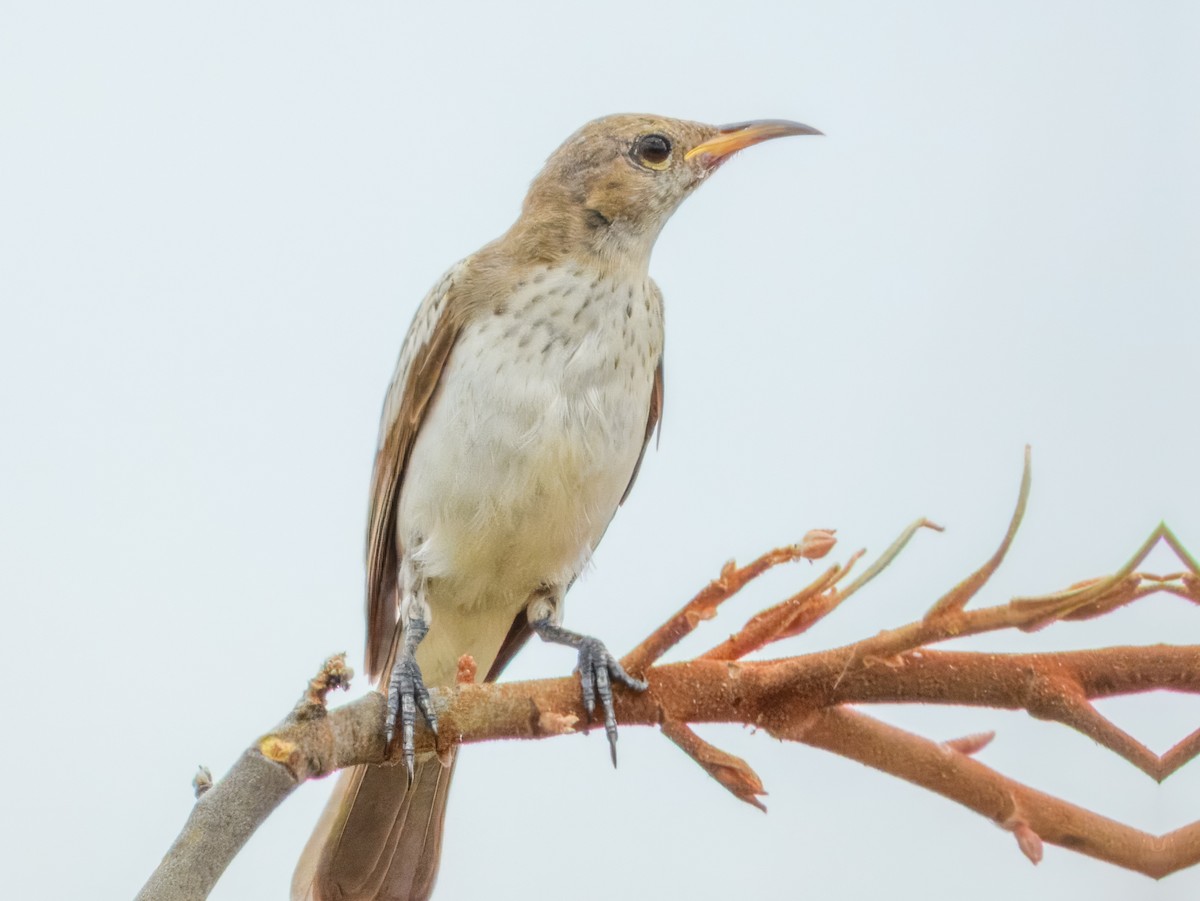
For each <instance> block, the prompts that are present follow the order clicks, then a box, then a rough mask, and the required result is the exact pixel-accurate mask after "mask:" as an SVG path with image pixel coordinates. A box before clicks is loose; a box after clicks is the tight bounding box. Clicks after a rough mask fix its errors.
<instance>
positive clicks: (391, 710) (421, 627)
mask: <svg viewBox="0 0 1200 901" xmlns="http://www.w3.org/2000/svg"><path fill="white" fill-rule="evenodd" d="M428 631H429V625H428V624H427V623H426V622H425V620H424V619H420V618H417V617H410V618H409V620H408V622H407V623H405V628H404V638H403V642H404V643H403V645H402V646H401V648H400V655H399V657H398V658H397V659H396V665H395V666H393V667H392V677H391V679H389V680H388V696H387V719H386V720H385V723H386V725H385V727H384V728H385V732H384V739H385V741H386V742H387V745H388V746H389V747H390V746H391V744H392V739H393V738H394V737H395V734H396V723H397V721H398V722H399V724H400V747H401V750H402V751H403V753H404V766H405V768H407V770H408V782H409V784H410V785H411V784H412V780H413V764H414V757H415V753H414V748H413V729H414V728H415V726H416V724H417V710H418V709H420V711H421V714H422V715H423V716H424V717H425V722H426V723H428V724H429V728H430V730H431V731H432V732H433V734H434V735H437V714H436V713H435V712H434V710H433V704H432V702H431V701H430V699H429V689H427V688H426V687H425V680H424V678H422V676H421V669H420V667H418V666H417V656H416V654H417V645H419V644H420V643H421V639H422V638H424V637H425V634H426V633H427V632H428Z"/></svg>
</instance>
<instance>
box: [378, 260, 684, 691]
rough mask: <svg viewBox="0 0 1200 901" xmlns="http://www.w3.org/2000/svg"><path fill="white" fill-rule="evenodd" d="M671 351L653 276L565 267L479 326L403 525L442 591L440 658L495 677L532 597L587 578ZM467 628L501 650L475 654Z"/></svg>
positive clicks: (425, 436)
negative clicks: (630, 277) (465, 662)
mask: <svg viewBox="0 0 1200 901" xmlns="http://www.w3.org/2000/svg"><path fill="white" fill-rule="evenodd" d="M661 352H662V311H661V308H660V306H659V303H658V300H657V295H656V294H655V293H654V291H653V289H652V286H651V285H650V283H649V282H648V281H647V282H644V283H639V284H636V285H632V286H631V285H628V284H616V283H611V282H605V281H596V280H594V279H593V278H592V277H590V276H584V275H576V274H572V273H569V272H565V271H563V270H557V269H556V270H548V271H542V272H535V273H533V274H532V275H531V276H530V278H529V279H528V282H527V284H526V285H525V286H524V287H522V288H520V289H519V290H518V291H517V292H516V293H515V294H514V295H513V297H512V298H511V299H510V300H509V302H508V303H506V304H505V305H504V307H503V309H502V311H501V312H500V313H498V314H495V315H493V314H492V313H490V312H489V313H487V314H485V315H484V316H482V317H481V318H479V319H477V320H476V321H474V322H473V323H471V324H469V325H468V326H467V327H466V328H465V330H464V332H463V333H462V335H461V336H460V338H459V341H458V343H457V345H456V346H455V349H454V351H453V353H452V354H451V357H450V360H449V361H448V363H447V367H446V370H445V372H444V373H443V375H442V380H441V383H440V385H439V388H438V394H437V396H436V397H435V399H434V402H433V404H432V408H431V410H430V412H429V414H428V416H427V417H426V420H425V422H424V423H423V424H422V427H421V432H420V435H419V436H418V438H417V441H416V443H415V445H414V447H413V452H412V457H411V458H410V460H409V465H408V468H407V471H406V474H405V479H404V489H403V493H402V495H401V498H400V509H399V517H398V523H397V529H398V537H399V539H400V541H401V544H402V546H403V547H404V549H405V553H406V554H409V555H411V556H412V560H413V562H414V564H415V565H416V566H417V567H418V568H419V569H420V571H421V572H422V574H423V575H424V577H425V578H426V579H428V580H430V581H429V589H428V597H427V600H428V602H429V604H430V607H431V610H432V613H433V618H434V623H433V628H432V629H431V631H430V635H429V638H428V639H427V641H428V642H430V643H431V645H433V647H431V648H430V649H429V650H430V652H433V651H434V650H435V647H436V646H437V645H443V644H445V645H447V647H446V654H450V647H449V646H453V648H454V653H453V654H452V655H450V660H454V659H457V656H458V654H460V653H464V652H468V651H469V652H472V653H474V654H475V655H476V658H477V663H479V664H480V668H481V669H484V664H485V662H490V657H489V654H488V647H490V646H491V645H492V644H494V645H495V647H491V650H490V653H491V655H492V656H494V654H495V650H496V648H498V646H499V643H500V641H501V640H502V639H503V637H504V634H505V633H506V632H507V630H508V627H509V625H510V624H511V623H512V620H513V618H514V617H515V616H516V615H517V613H518V612H519V611H520V609H521V608H522V607H523V606H524V604H525V603H526V601H527V600H528V599H529V597H530V595H531V594H532V593H533V592H534V591H535V590H536V589H537V588H538V587H539V586H541V585H543V584H546V585H550V586H556V587H558V588H560V589H561V590H565V589H566V587H567V585H569V584H570V582H571V581H572V580H573V579H574V578H575V577H576V576H577V575H578V574H579V573H580V571H581V570H582V569H583V568H584V566H585V565H586V564H587V561H588V559H589V557H590V556H591V553H592V550H593V549H594V548H595V546H596V544H597V543H598V542H599V540H600V537H601V536H602V535H603V534H604V530H605V529H606V528H607V526H608V523H609V520H610V519H611V518H612V516H613V514H614V513H615V512H616V509H617V505H618V504H619V503H620V499H621V496H622V494H623V493H624V492H625V489H626V487H627V486H628V484H629V479H630V476H631V475H632V473H633V468H634V466H635V464H636V462H637V458H638V455H639V454H640V453H641V450H642V444H643V441H644V438H645V432H646V418H647V414H648V410H649V404H650V393H651V389H652V384H653V378H654V369H655V366H656V365H657V361H658V358H659V356H660V354H661ZM468 619H469V620H470V622H469V624H468V623H467V620H468ZM459 620H462V624H463V625H464V626H467V625H469V628H466V629H464V628H461V627H459V626H458V621H459ZM493 620H494V622H492V621H493ZM438 633H441V634H440V635H439V634H438ZM455 633H460V634H455ZM461 633H467V634H471V635H476V636H479V635H483V634H484V633H486V639H484V640H483V644H482V645H480V646H478V647H466V646H464V638H463V634H461ZM497 633H498V634H497ZM435 636H436V637H435ZM485 645H486V646H485ZM436 656H438V657H441V658H442V659H443V660H444V659H445V656H446V655H444V654H437V655H436ZM480 658H482V659H480Z"/></svg>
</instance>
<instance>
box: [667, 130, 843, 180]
mask: <svg viewBox="0 0 1200 901" xmlns="http://www.w3.org/2000/svg"><path fill="white" fill-rule="evenodd" d="M819 134H821V132H819V131H817V130H816V129H815V128H813V127H812V126H811V125H801V124H800V123H799V122H789V121H788V120H787V119H755V120H754V121H753V122H738V123H736V124H734V125H722V126H721V127H720V128H718V129H717V133H716V135H715V136H714V137H711V138H709V139H708V140H707V141H705V142H704V143H702V144H697V145H696V146H695V147H693V148H692V149H691V150H689V151H688V152H687V153H685V154H684V155H683V158H684V159H685V160H690V159H693V158H694V157H700V161H701V162H702V163H704V164H706V165H707V166H709V167H710V168H715V167H716V166H717V165H718V164H720V163H722V162H724V161H725V160H727V159H729V157H731V156H732V155H733V154H735V153H737V152H738V151H739V150H745V149H746V148H747V147H751V146H753V145H754V144H761V143H762V142H763V141H769V140H771V138H784V137H787V136H788V135H819Z"/></svg>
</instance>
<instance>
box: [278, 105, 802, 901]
mask: <svg viewBox="0 0 1200 901" xmlns="http://www.w3.org/2000/svg"><path fill="white" fill-rule="evenodd" d="M805 134H820V132H818V131H816V129H813V128H810V127H808V126H807V125H800V124H799V123H796V122H786V121H781V120H762V121H755V122H745V123H740V124H737V125H728V126H724V127H715V126H711V125H702V124H700V123H696V122H684V121H679V120H674V119H664V118H660V117H657V116H644V115H618V116H608V117H606V118H603V119H597V120H596V121H594V122H591V123H589V124H587V125H585V126H584V127H583V128H581V129H580V130H579V131H577V132H576V133H575V134H573V135H572V136H571V137H569V138H568V139H567V140H566V142H565V143H564V144H563V145H562V146H561V147H560V148H559V149H558V150H556V151H555V152H554V154H553V155H552V156H551V157H550V159H549V160H548V161H547V162H546V165H545V168H544V169H543V170H542V172H541V173H540V174H539V175H538V176H537V178H535V179H534V181H533V183H532V185H531V186H530V189H529V193H528V196H527V197H526V199H525V203H524V206H523V208H522V211H521V215H520V217H519V218H518V219H517V221H516V223H515V224H514V225H513V226H512V228H510V229H509V230H508V232H507V233H505V234H504V235H503V236H501V237H500V238H499V239H497V240H496V241H493V242H492V243H491V244H488V245H487V246H486V247H484V248H483V249H481V250H479V251H478V252H477V253H475V254H472V255H471V256H469V257H467V258H466V259H465V260H463V261H462V262H460V263H458V264H457V265H455V266H454V267H453V268H451V269H450V271H449V272H447V273H446V274H445V275H444V276H443V277H442V279H441V281H439V282H438V283H437V285H436V286H435V287H434V288H433V290H432V291H430V293H429V295H428V296H427V297H426V298H425V300H424V301H423V302H422V304H421V306H420V308H419V309H418V310H417V313H416V317H415V318H414V319H413V322H412V325H411V326H410V327H409V330H408V335H407V337H406V338H405V340H404V344H403V347H402V349H401V351H400V359H399V361H398V363H397V364H396V371H395V375H394V376H393V378H392V383H391V386H390V387H389V389H388V393H387V398H386V400H385V402H384V406H383V419H382V423H381V426H380V433H379V445H378V452H377V455H376V458H375V469H374V475H373V477H372V482H371V500H370V516H369V522H368V528H367V651H366V661H367V670H368V672H369V674H370V675H371V676H372V677H382V676H387V677H388V701H389V716H388V726H387V729H388V737H389V739H391V738H392V737H393V730H395V729H396V727H397V726H398V727H399V739H400V743H401V749H402V755H403V757H404V760H405V766H404V767H355V768H353V769H351V770H348V771H346V772H344V773H343V774H342V775H341V777H340V781H339V783H338V785H337V787H336V788H335V791H334V795H333V797H332V798H331V800H330V801H329V804H328V806H327V807H326V809H325V811H324V813H323V814H322V816H321V819H320V821H319V823H318V824H317V828H316V831H315V832H314V834H313V836H312V838H311V839H310V840H309V843H308V846H307V848H306V849H305V852H304V855H303V857H302V858H301V861H300V864H299V865H298V867H297V869H296V874H295V876H294V878H293V883H292V897H293V898H294V899H313V901H329V899H335V898H336V899H343V901H349V899H387V901H414V899H424V898H428V897H429V895H430V894H431V892H432V891H433V883H434V878H435V876H436V874H437V866H438V857H439V853H440V848H441V835H442V821H443V817H444V815H445V809H446V792H447V789H448V787H449V784H450V776H451V773H452V770H453V766H452V765H451V766H443V764H442V762H441V761H439V760H438V759H437V758H436V757H435V756H433V755H428V756H426V755H421V756H417V755H415V754H414V751H413V727H414V725H415V721H416V713H417V711H418V710H420V711H421V712H422V715H423V716H424V717H425V718H426V720H427V721H428V722H429V725H430V726H431V727H432V728H435V729H436V716H435V714H434V711H433V710H432V709H431V708H430V705H429V695H428V691H427V686H444V685H450V684H452V683H453V681H454V677H455V672H456V665H457V661H458V659H459V657H460V656H461V655H463V654H470V655H471V656H472V657H474V658H475V662H476V664H477V666H478V668H479V671H480V672H483V673H486V674H487V679H489V680H490V679H495V678H496V677H497V676H498V675H499V673H500V671H501V670H502V669H503V668H504V666H505V664H507V663H508V661H509V660H510V659H511V658H512V656H513V654H515V653H516V652H517V650H519V649H520V647H521V646H522V645H523V644H524V643H525V641H526V640H527V639H528V638H529V636H530V635H531V634H537V635H538V636H539V637H541V638H542V639H544V640H546V641H550V642H555V643H561V644H566V645H569V646H571V647H574V648H576V649H577V650H578V654H579V672H580V678H581V683H582V690H583V694H584V704H585V708H586V709H587V711H588V712H589V714H590V713H591V712H592V711H593V710H594V709H595V704H596V701H597V700H598V701H599V703H600V705H601V707H602V708H603V712H604V719H605V728H606V731H607V733H608V737H609V742H610V747H611V748H612V753H613V762H614V763H615V762H616V744H615V741H616V720H615V718H614V716H613V710H612V683H613V682H614V681H615V682H620V683H623V684H624V685H626V686H628V687H629V688H631V689H633V690H639V689H644V688H645V683H642V682H640V681H639V680H637V679H635V678H633V677H631V676H629V675H628V674H627V673H626V672H625V671H624V670H623V669H622V668H621V666H620V664H619V663H618V662H617V661H616V659H615V658H614V657H613V656H612V655H611V654H610V653H609V652H608V650H607V649H606V648H605V647H604V645H603V644H602V643H601V642H599V641H597V640H596V639H594V638H590V637H587V636H584V635H580V634H578V633H575V632H571V631H568V630H567V629H565V628H563V626H562V625H561V617H562V607H563V597H564V595H565V594H566V591H567V589H568V588H569V587H570V586H571V583H572V582H574V580H575V578H576V577H577V576H578V575H579V573H580V572H581V571H582V570H583V568H584V566H585V565H586V564H587V562H588V558H589V557H590V556H591V554H592V552H593V550H594V549H595V547H596V545H597V544H598V543H599V541H600V538H601V537H602V536H603V535H604V531H605V529H606V528H608V523H609V521H610V520H611V519H612V516H613V514H614V513H615V512H616V510H617V507H618V506H619V505H620V504H621V503H622V502H623V501H624V499H625V497H626V496H627V495H628V494H629V490H630V488H631V487H632V486H633V481H634V479H635V478H636V476H637V471H638V467H639V466H640V464H641V460H642V455H643V453H644V452H645V449H646V445H647V443H648V442H649V440H650V437H651V435H652V434H653V433H654V431H655V428H656V427H657V425H658V420H659V417H660V415H661V414H662V404H663V364H662V352H663V309H662V295H661V293H660V292H659V290H658V286H657V285H655V284H654V282H653V281H652V280H651V279H650V276H649V274H648V267H649V262H650V252H651V250H652V249H653V247H654V242H655V239H656V238H657V237H658V233H659V231H660V230H661V229H662V227H663V225H664V224H666V221H667V219H668V218H670V216H671V214H672V213H673V212H674V211H675V209H676V207H678V206H679V204H680V202H681V201H683V199H684V198H685V197H687V196H688V195H689V194H690V193H691V192H692V191H693V190H695V188H696V187H697V186H698V185H699V184H700V183H701V182H703V181H704V179H705V178H707V177H708V176H709V175H710V174H712V172H713V171H714V170H716V168H717V167H718V166H720V165H721V163H722V162H724V161H725V160H727V159H728V158H729V157H730V156H731V155H732V154H734V153H735V152H737V151H738V150H741V149H743V148H745V147H749V146H750V145H752V144H757V143H759V142H761V141H765V140H767V139H769V138H777V137H782V136H784V135H805Z"/></svg>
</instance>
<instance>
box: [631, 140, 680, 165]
mask: <svg viewBox="0 0 1200 901" xmlns="http://www.w3.org/2000/svg"><path fill="white" fill-rule="evenodd" d="M633 155H634V157H635V158H636V159H637V161H638V162H639V163H644V164H645V165H647V166H650V167H651V168H652V169H662V168H663V167H664V166H666V164H667V161H668V160H670V159H671V141H670V139H669V138H666V137H664V136H663V135H642V136H641V137H640V138H638V139H637V140H636V141H634V143H633Z"/></svg>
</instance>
